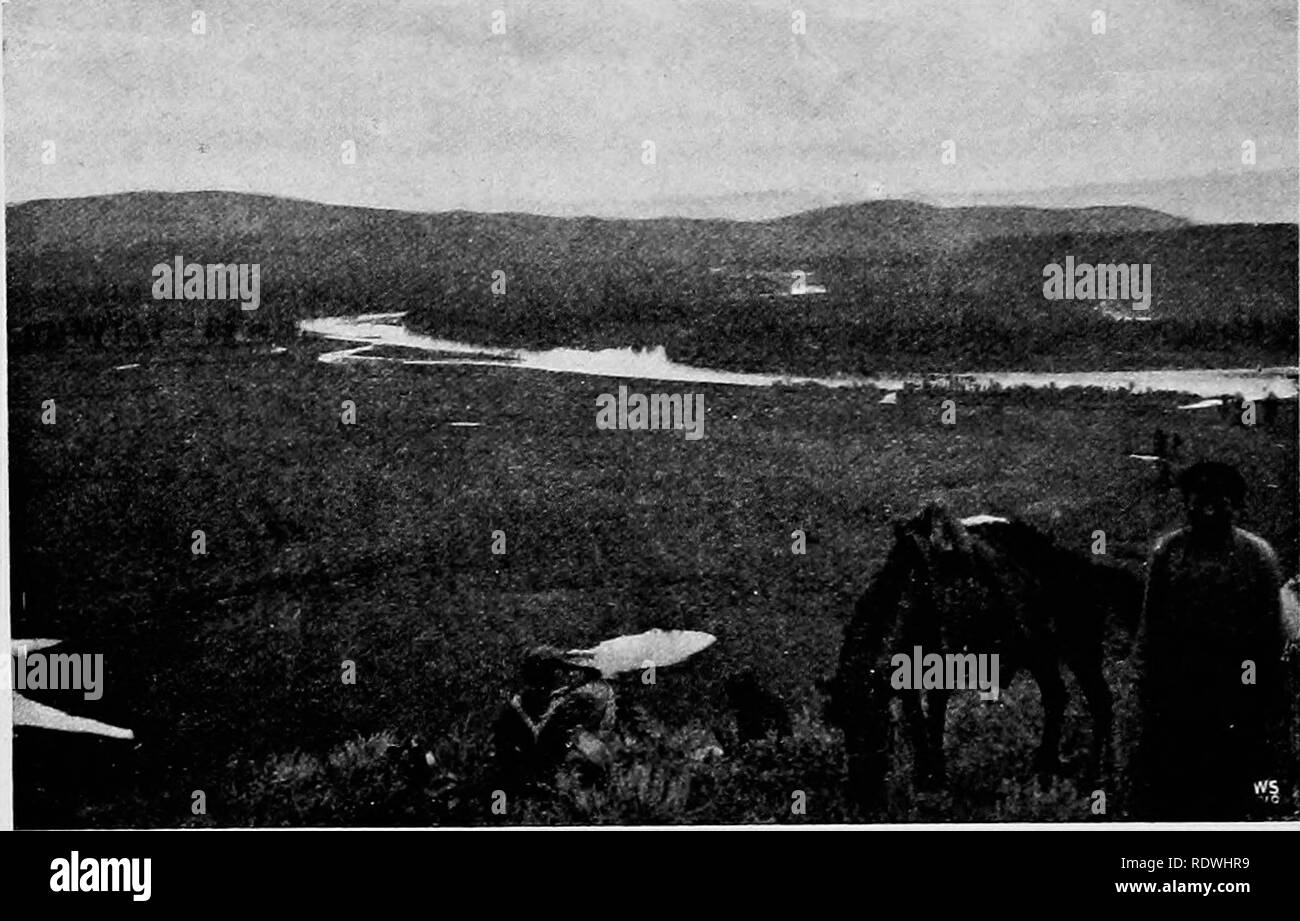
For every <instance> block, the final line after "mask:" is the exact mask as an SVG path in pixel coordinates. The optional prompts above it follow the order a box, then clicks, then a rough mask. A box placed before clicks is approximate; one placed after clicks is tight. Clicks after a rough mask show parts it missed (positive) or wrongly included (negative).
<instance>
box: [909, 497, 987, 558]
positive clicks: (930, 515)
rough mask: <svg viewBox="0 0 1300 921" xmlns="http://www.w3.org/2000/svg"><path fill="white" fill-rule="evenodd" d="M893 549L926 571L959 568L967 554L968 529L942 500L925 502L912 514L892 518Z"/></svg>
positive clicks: (969, 548) (968, 549)
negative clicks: (897, 518) (893, 520)
mask: <svg viewBox="0 0 1300 921" xmlns="http://www.w3.org/2000/svg"><path fill="white" fill-rule="evenodd" d="M894 552H895V553H898V554H900V555H902V556H903V557H905V558H906V559H908V560H909V561H910V562H911V563H912V564H913V565H914V566H916V567H917V568H919V569H921V570H923V571H926V572H930V573H942V572H946V571H953V570H958V569H960V568H962V567H963V566H964V565H965V563H966V562H967V561H968V560H969V558H970V554H971V538H970V533H969V532H968V531H967V530H966V526H965V525H963V524H962V523H961V520H960V519H959V518H958V517H957V516H956V515H954V514H953V513H952V511H951V510H950V509H949V508H948V507H947V506H946V505H944V504H943V503H942V502H937V501H935V502H928V503H926V505H925V506H924V507H923V508H922V509H921V510H920V511H919V512H917V513H916V514H915V515H913V516H912V517H911V518H909V519H906V520H900V521H896V522H894Z"/></svg>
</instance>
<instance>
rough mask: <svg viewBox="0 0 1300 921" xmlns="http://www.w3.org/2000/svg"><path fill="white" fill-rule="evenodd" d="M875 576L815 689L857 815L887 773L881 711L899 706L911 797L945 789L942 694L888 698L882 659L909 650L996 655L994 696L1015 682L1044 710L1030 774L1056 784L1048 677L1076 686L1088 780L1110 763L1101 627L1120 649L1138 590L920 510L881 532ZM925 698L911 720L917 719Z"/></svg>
mask: <svg viewBox="0 0 1300 921" xmlns="http://www.w3.org/2000/svg"><path fill="white" fill-rule="evenodd" d="M894 537H895V539H894V543H893V546H892V548H891V550H890V553H889V555H888V557H887V558H886V560H885V563H884V565H883V566H882V568H881V569H880V570H879V572H878V573H877V574H876V575H875V577H874V578H873V579H872V580H871V583H870V584H869V586H868V588H867V589H866V591H865V592H864V593H863V594H862V596H861V597H860V598H859V599H858V602H857V604H856V606H855V610H854V616H853V618H852V620H851V621H850V622H849V624H848V626H847V627H846V628H845V632H844V640H843V645H842V646H841V650H840V661H839V669H838V671H837V673H836V674H835V676H834V677H833V678H832V679H831V680H830V681H829V682H825V683H824V684H823V689H824V690H826V691H827V692H829V701H828V704H827V708H826V716H827V719H828V721H829V722H830V723H832V724H833V725H837V726H839V727H840V728H842V729H843V730H844V733H845V747H846V750H847V753H848V759H849V781H850V784H851V787H852V791H851V792H852V794H853V798H854V800H855V801H856V802H857V803H858V804H859V806H860V807H862V808H863V809H865V810H868V811H869V810H873V809H878V808H880V806H881V805H882V799H881V797H882V794H883V788H884V778H885V775H886V774H887V773H888V771H889V767H890V761H891V751H890V749H891V740H892V737H893V731H892V725H891V707H892V701H893V699H894V698H896V697H901V698H902V709H903V714H904V720H905V722H906V725H907V728H908V734H909V735H910V737H911V743H912V748H913V752H914V762H913V763H914V778H913V780H914V786H915V787H916V789H918V790H933V789H936V788H938V787H941V786H942V785H943V783H944V779H945V764H944V752H943V736H944V719H945V713H946V709H947V703H948V697H949V694H950V690H951V689H947V690H943V689H927V690H925V691H922V690H920V689H904V690H897V689H895V687H894V685H893V682H892V681H891V678H890V675H891V671H892V669H891V668H890V667H889V664H888V663H890V661H891V659H892V656H893V654H894V653H898V652H908V653H911V651H912V650H913V649H914V647H917V646H920V647H921V648H922V649H924V650H928V651H931V652H936V653H939V654H941V655H942V654H944V653H945V652H946V653H984V654H993V653H996V654H998V656H999V660H998V661H999V673H1000V674H999V682H998V683H999V684H1000V685H1001V687H1008V686H1009V685H1010V684H1011V680H1012V678H1013V677H1014V676H1015V674H1016V673H1017V672H1018V671H1021V670H1026V671H1028V672H1029V673H1030V674H1031V675H1032V676H1033V677H1034V679H1035V681H1036V682H1037V683H1038V686H1039V688H1040V690H1041V692H1042V697H1043V711H1044V724H1043V734H1042V739H1041V743H1040V745H1039V747H1038V751H1037V753H1036V755H1035V757H1034V767H1035V769H1036V770H1037V771H1038V773H1039V775H1040V776H1041V777H1042V778H1044V779H1045V780H1047V779H1050V777H1051V776H1052V775H1054V774H1057V773H1060V770H1061V765H1060V760H1059V748H1060V740H1061V724H1062V719H1063V716H1064V712H1065V705H1066V703H1067V694H1066V688H1065V682H1064V680H1063V678H1062V676H1061V667H1060V666H1061V663H1062V662H1064V663H1065V664H1066V665H1068V666H1069V668H1070V670H1071V671H1072V672H1073V673H1074V675H1075V677H1076V679H1077V680H1078V682H1079V686H1080V688H1081V690H1082V692H1083V695H1084V698H1085V700H1086V702H1087V706H1088V710H1089V713H1090V715H1091V718H1092V724H1093V738H1092V756H1093V757H1092V762H1091V765H1090V767H1089V770H1090V772H1092V773H1093V774H1094V775H1097V774H1100V772H1101V771H1102V770H1103V769H1104V768H1105V767H1106V766H1107V765H1108V764H1109V762H1110V760H1111V758H1112V756H1113V751H1112V747H1111V746H1112V743H1111V728H1112V720H1113V708H1112V698H1111V693H1110V689H1109V687H1108V686H1107V684H1106V680H1105V678H1104V676H1103V674H1102V664H1103V661H1104V658H1105V655H1104V647H1105V640H1106V635H1107V628H1108V620H1109V619H1110V617H1112V616H1116V615H1117V616H1118V619H1119V620H1120V622H1121V625H1122V626H1123V628H1124V629H1125V631H1126V632H1127V633H1128V635H1130V636H1131V635H1132V633H1133V631H1134V629H1135V627H1136V624H1137V620H1138V617H1139V615H1140V612H1141V604H1142V581H1141V579H1140V578H1139V577H1138V576H1136V575H1134V574H1132V573H1130V572H1128V571H1127V570H1125V569H1124V568H1122V567H1120V566H1118V565H1112V564H1104V563H1095V562H1092V561H1090V560H1089V559H1088V558H1087V557H1086V556H1081V555H1079V554H1076V553H1074V552H1072V551H1069V550H1066V549H1064V548H1061V547H1060V546H1058V545H1057V544H1056V543H1055V542H1053V541H1052V539H1051V538H1050V537H1048V536H1047V535H1045V534H1043V533H1042V532H1040V531H1038V530H1037V529H1036V528H1034V527H1033V526H1032V525H1029V524H1027V523H1025V522H1023V521H1018V520H1008V519H1005V518H995V517H992V516H987V515H981V516H977V517H975V518H968V519H965V520H961V519H958V518H957V517H955V516H954V515H953V514H952V513H951V512H950V511H949V510H948V509H947V508H946V507H945V506H943V505H942V504H941V503H930V504H928V505H926V506H925V507H924V508H923V509H922V510H921V511H920V512H919V513H918V514H916V515H915V516H913V517H912V518H911V519H909V520H906V521H896V522H895V524H894ZM923 696H924V708H923V706H922V701H923Z"/></svg>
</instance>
